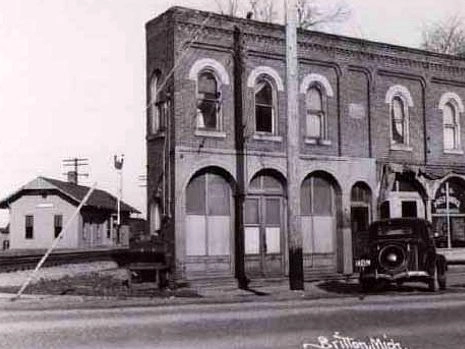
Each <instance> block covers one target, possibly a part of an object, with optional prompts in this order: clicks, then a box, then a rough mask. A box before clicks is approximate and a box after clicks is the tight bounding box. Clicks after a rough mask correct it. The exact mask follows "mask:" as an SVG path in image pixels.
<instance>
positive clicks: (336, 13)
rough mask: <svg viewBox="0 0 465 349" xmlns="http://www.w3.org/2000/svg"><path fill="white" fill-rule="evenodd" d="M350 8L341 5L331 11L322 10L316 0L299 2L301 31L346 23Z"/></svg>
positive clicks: (298, 12) (298, 11) (301, 0)
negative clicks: (330, 24)
mask: <svg viewBox="0 0 465 349" xmlns="http://www.w3.org/2000/svg"><path fill="white" fill-rule="evenodd" d="M349 16H350V8H349V7H347V5H345V4H344V3H339V4H336V5H335V6H333V7H332V8H329V9H323V8H321V7H320V6H319V5H318V4H317V3H316V2H315V1H314V0H297V20H298V27H299V28H301V29H308V28H316V27H322V26H325V25H327V24H329V23H340V22H344V21H346V20H347V19H348V18H349Z"/></svg>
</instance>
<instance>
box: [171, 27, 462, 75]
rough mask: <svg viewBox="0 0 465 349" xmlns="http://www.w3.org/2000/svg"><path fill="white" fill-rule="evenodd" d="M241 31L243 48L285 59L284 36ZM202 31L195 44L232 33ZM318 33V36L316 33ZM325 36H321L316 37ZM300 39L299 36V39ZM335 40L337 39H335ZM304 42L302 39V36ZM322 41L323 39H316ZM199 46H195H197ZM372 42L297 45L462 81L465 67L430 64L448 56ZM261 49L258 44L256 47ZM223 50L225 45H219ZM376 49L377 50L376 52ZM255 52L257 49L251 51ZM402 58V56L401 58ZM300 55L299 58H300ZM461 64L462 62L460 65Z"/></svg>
mask: <svg viewBox="0 0 465 349" xmlns="http://www.w3.org/2000/svg"><path fill="white" fill-rule="evenodd" d="M200 27H201V26H200V25H199V24H195V23H190V22H177V28H178V29H184V28H187V29H188V30H189V31H195V30H197V29H199V28H200ZM246 29H247V28H244V41H245V46H246V48H247V46H248V45H251V46H254V44H256V43H263V42H266V43H267V46H268V47H269V46H270V45H272V46H273V45H276V46H280V47H282V50H281V51H282V52H283V53H279V52H273V53H272V52H266V53H262V54H264V55H266V56H267V57H271V56H273V57H275V59H276V58H278V57H284V46H285V38H284V35H279V36H277V35H270V34H265V33H254V32H250V31H247V30H246ZM203 30H205V31H206V32H207V34H206V35H200V36H199V38H198V41H199V42H200V41H201V40H202V37H205V36H207V35H208V34H209V33H218V34H223V35H228V36H231V38H232V34H233V27H231V28H224V27H219V26H212V25H204V26H203ZM318 34H319V33H318ZM319 35H324V34H319ZM301 37H302V36H301ZM336 38H337V37H336ZM304 39H305V37H304ZM319 39H324V38H319ZM197 44H198V43H197ZM355 45H357V46H359V47H360V48H356V47H354V46H355ZM374 45H375V44H374V43H371V42H367V43H363V42H360V43H356V42H347V47H342V46H340V45H338V44H337V43H335V44H334V45H329V44H327V43H321V42H314V41H302V40H301V41H299V42H298V46H299V49H306V50H313V51H320V52H322V53H326V54H328V55H329V56H331V57H334V56H335V55H341V56H345V57H352V58H358V59H363V60H368V61H371V62H374V63H377V62H378V63H382V64H391V65H396V66H398V67H404V68H407V69H412V68H413V69H421V70H425V69H426V70H429V71H436V72H445V73H449V74H456V75H457V74H459V75H463V76H464V79H465V66H462V67H460V66H457V65H453V64H447V63H441V62H437V61H435V62H433V61H430V60H431V59H447V57H444V58H443V57H436V56H435V55H432V56H430V55H428V54H425V55H424V60H422V59H415V58H411V57H406V55H408V54H409V51H408V50H409V48H404V50H403V51H402V52H396V51H395V48H396V47H394V46H393V47H392V48H391V47H390V46H389V45H386V50H390V53H389V54H387V53H381V52H380V51H381V47H380V48H377V47H376V46H374ZM257 46H260V45H257ZM221 47H222V48H223V49H224V48H225V47H227V46H221ZM228 49H232V47H228ZM377 50H379V51H378V52H377ZM411 50H412V52H411V54H412V55H421V52H417V51H419V50H416V49H411ZM254 51H255V52H258V51H257V50H254ZM401 55H402V56H401ZM301 56H302V55H301ZM462 65H463V63H462Z"/></svg>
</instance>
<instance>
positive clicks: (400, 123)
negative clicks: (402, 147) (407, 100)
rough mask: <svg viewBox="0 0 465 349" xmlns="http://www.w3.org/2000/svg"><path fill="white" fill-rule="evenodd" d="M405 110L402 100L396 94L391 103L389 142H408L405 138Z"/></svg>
mask: <svg viewBox="0 0 465 349" xmlns="http://www.w3.org/2000/svg"><path fill="white" fill-rule="evenodd" d="M406 114H407V110H406V108H405V104H404V101H403V100H402V99H401V98H400V97H399V96H396V97H394V98H393V99H392V103H391V143H392V144H408V141H407V140H408V138H407V126H408V123H407V115H406Z"/></svg>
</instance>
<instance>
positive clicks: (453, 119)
mask: <svg viewBox="0 0 465 349" xmlns="http://www.w3.org/2000/svg"><path fill="white" fill-rule="evenodd" d="M443 126H444V149H445V150H458V149H460V132H459V122H458V115H457V108H456V107H455V105H454V104H453V103H452V102H448V103H446V104H445V105H444V108H443Z"/></svg>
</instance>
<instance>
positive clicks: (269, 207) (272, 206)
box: [265, 199, 281, 225]
mask: <svg viewBox="0 0 465 349" xmlns="http://www.w3.org/2000/svg"><path fill="white" fill-rule="evenodd" d="M280 209H281V205H280V201H279V199H266V210H265V211H266V213H265V214H266V217H265V219H266V221H265V223H266V225H280V224H281V210H280Z"/></svg>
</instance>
